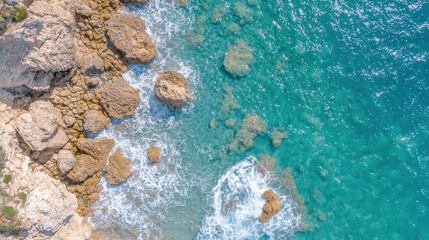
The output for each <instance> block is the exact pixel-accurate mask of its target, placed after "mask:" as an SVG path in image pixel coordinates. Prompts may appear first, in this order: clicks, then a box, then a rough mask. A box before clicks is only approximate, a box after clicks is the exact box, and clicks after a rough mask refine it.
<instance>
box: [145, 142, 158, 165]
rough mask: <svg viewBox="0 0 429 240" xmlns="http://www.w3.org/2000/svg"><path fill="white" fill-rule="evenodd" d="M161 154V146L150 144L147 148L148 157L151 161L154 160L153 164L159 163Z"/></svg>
mask: <svg viewBox="0 0 429 240" xmlns="http://www.w3.org/2000/svg"><path fill="white" fill-rule="evenodd" d="M160 155H161V152H160V151H159V148H157V147H155V146H150V147H149V148H148V149H147V158H148V159H149V161H151V162H152V164H157V163H159V156H160Z"/></svg>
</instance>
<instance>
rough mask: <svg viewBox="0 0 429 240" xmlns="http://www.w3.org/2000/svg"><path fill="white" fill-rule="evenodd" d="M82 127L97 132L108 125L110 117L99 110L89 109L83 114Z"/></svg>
mask: <svg viewBox="0 0 429 240" xmlns="http://www.w3.org/2000/svg"><path fill="white" fill-rule="evenodd" d="M83 119H84V120H83V121H84V124H83V129H84V130H86V131H89V132H92V133H97V132H99V131H101V130H102V129H103V128H107V127H109V124H110V119H109V118H108V117H106V116H104V114H103V113H102V112H101V111H97V110H89V111H87V112H86V113H85V114H84V115H83Z"/></svg>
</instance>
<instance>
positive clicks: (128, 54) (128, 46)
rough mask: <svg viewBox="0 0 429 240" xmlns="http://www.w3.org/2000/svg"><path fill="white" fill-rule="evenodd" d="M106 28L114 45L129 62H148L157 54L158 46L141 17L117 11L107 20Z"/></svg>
mask: <svg viewBox="0 0 429 240" xmlns="http://www.w3.org/2000/svg"><path fill="white" fill-rule="evenodd" d="M106 30H107V36H108V37H109V38H110V41H111V42H112V45H113V46H114V47H115V48H116V49H118V50H119V52H120V53H121V54H122V55H123V57H124V59H125V61H126V62H127V63H129V64H132V63H136V64H139V63H148V62H149V61H151V60H152V59H153V58H154V57H155V56H156V47H155V45H154V44H153V43H152V40H151V39H150V37H149V35H148V34H147V33H146V29H145V23H144V21H143V20H142V19H141V18H139V17H136V16H130V15H124V14H120V13H116V14H114V15H113V16H112V17H111V18H110V19H109V20H108V21H107V26H106Z"/></svg>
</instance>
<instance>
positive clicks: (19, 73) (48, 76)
mask: <svg viewBox="0 0 429 240" xmlns="http://www.w3.org/2000/svg"><path fill="white" fill-rule="evenodd" d="M73 9H74V6H73V5H72V4H71V3H70V1H68V0H64V1H63V0H49V1H41V0H39V1H35V2H33V3H32V4H31V6H30V8H29V12H30V15H29V16H28V17H27V19H25V21H23V22H21V23H19V24H16V25H14V26H13V27H12V28H10V29H9V30H8V31H7V32H5V33H4V34H3V35H1V36H0V56H2V57H1V58H0V73H1V74H0V86H1V88H4V89H5V88H14V87H20V86H27V87H29V88H31V89H33V90H46V89H48V88H49V87H50V84H51V83H52V82H56V81H59V80H60V79H63V78H65V76H67V75H68V74H69V73H70V72H71V71H72V70H73V67H74V65H75V44H74V32H75V19H74V14H73V12H74V11H73Z"/></svg>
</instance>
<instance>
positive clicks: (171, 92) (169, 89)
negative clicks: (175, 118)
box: [155, 71, 192, 110]
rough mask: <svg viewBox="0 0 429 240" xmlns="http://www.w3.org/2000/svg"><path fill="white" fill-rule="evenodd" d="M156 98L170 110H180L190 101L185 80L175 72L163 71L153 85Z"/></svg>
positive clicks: (190, 97)
mask: <svg viewBox="0 0 429 240" xmlns="http://www.w3.org/2000/svg"><path fill="white" fill-rule="evenodd" d="M155 94H156V97H157V98H158V99H159V100H160V101H161V102H162V103H164V104H165V105H167V106H168V107H169V108H170V109H172V110H176V109H179V108H181V107H182V106H183V105H185V104H186V103H187V102H189V101H190V100H191V99H192V96H191V93H190V92H189V88H188V83H187V81H186V78H185V77H184V76H183V75H182V74H181V73H178V72H175V71H163V72H161V73H160V74H159V76H158V77H157V79H156V83H155Z"/></svg>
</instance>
